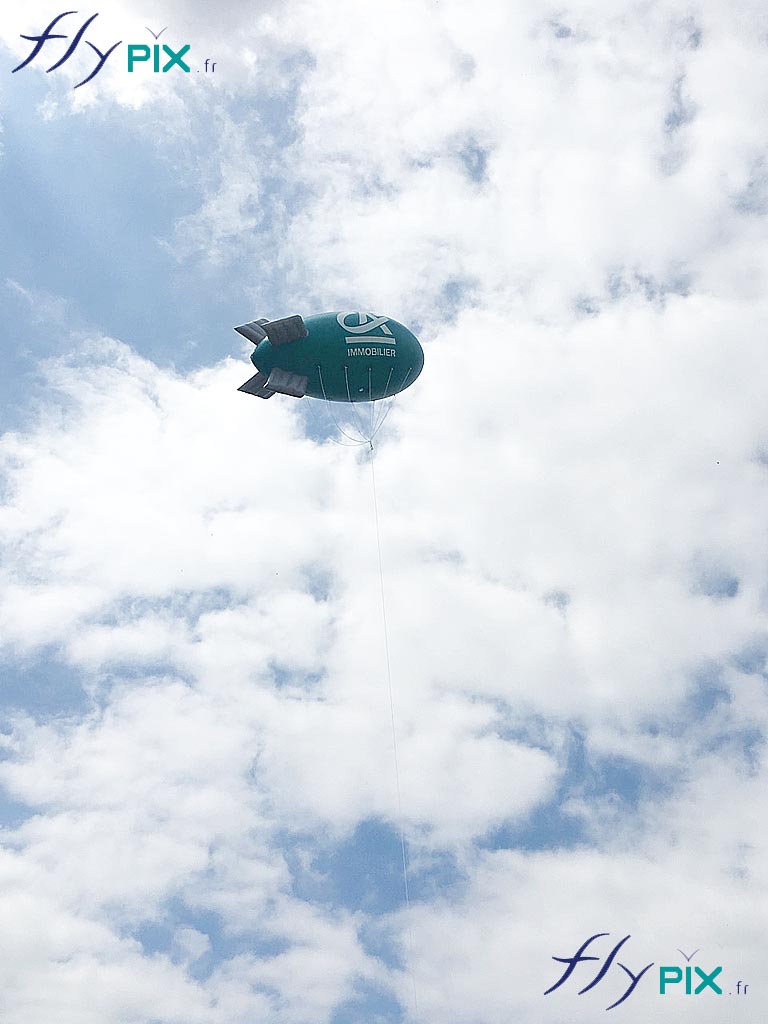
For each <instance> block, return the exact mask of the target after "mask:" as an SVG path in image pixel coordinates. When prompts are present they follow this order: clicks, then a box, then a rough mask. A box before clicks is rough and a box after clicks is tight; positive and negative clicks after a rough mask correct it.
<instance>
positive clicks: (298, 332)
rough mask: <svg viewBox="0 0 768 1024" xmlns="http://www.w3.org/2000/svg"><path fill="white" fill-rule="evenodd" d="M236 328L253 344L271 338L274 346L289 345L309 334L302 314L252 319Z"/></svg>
mask: <svg viewBox="0 0 768 1024" xmlns="http://www.w3.org/2000/svg"><path fill="white" fill-rule="evenodd" d="M235 330H236V331H237V333H238V334H242V336H243V337H244V338H247V339H248V341H250V342H251V343H252V344H253V345H258V344H259V342H260V341H264V339H265V338H269V340H270V342H271V343H272V345H273V347H275V348H277V346H278V345H287V344H288V343H289V342H291V341H299V340H300V339H301V338H306V337H307V335H308V334H309V331H308V330H307V327H306V324H305V323H304V320H303V319H302V317H300V316H298V315H297V316H285V317H283V318H282V319H281V320H251V322H250V323H247V324H241V325H240V326H239V327H236V328H235Z"/></svg>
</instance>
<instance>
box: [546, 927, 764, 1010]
mask: <svg viewBox="0 0 768 1024" xmlns="http://www.w3.org/2000/svg"><path fill="white" fill-rule="evenodd" d="M608 935H610V932H598V933H597V934H596V935H592V936H590V937H589V938H588V939H587V940H586V941H585V942H582V944H581V946H579V948H578V949H577V950H576V952H575V953H574V954H573V956H553V957H552V959H553V960H555V961H556V962H557V963H560V964H565V965H566V967H565V970H564V971H563V973H562V975H561V976H560V978H558V980H557V981H556V982H555V983H554V985H551V986H550V987H549V988H548V989H547V991H546V992H545V993H544V995H545V996H548V995H549V994H550V993H551V992H554V991H555V990H556V989H558V988H560V986H561V985H564V984H565V983H566V982H567V981H569V980H570V978H571V976H572V975H573V974H574V973H575V972H576V970H577V969H578V968H579V967H580V965H581V964H585V963H589V962H592V963H599V962H600V960H601V957H600V956H592V955H587V952H586V951H587V949H589V948H590V947H591V946H592V943H593V942H595V940H596V939H602V938H606V937H607V936H608ZM631 938H632V936H631V935H625V936H624V938H623V939H621V940H620V941H619V942H617V943H616V945H615V946H614V947H613V949H611V951H610V952H609V953H608V955H607V956H606V957H605V960H603V962H602V964H601V965H600V966H599V967H598V969H597V971H596V973H595V975H594V977H593V978H592V980H591V981H589V982H587V984H586V985H584V986H583V988H580V989H579V990H578V995H580V996H583V995H584V993H585V992H589V991H590V990H591V989H593V988H596V987H597V985H599V984H600V982H601V981H602V980H603V979H604V978H605V977H606V975H608V974H609V972H611V968H612V967H613V965H614V962H615V964H616V966H617V967H620V968H621V970H622V971H623V972H624V978H623V984H624V985H625V988H624V991H623V992H621V991H618V999H614V1001H613V1002H612V1003H611V1004H610V1006H606V1007H605V1009H606V1010H613V1009H614V1008H615V1007H617V1006H620V1005H621V1004H622V1003H623V1002H624V1000H625V999H629V997H630V996H631V995H632V993H633V992H634V991H635V989H636V988H637V986H638V985H639V983H640V981H641V979H642V978H644V977H646V976H648V972H649V971H650V970H651V968H652V967H653V966H654V964H653V962H651V963H649V964H646V965H645V967H642V968H640V969H639V970H636V969H634V968H631V967H628V966H627V965H626V964H625V963H623V962H622V961H620V960H617V959H616V958H617V956H618V955H619V952H620V951H621V949H622V947H623V946H624V945H625V943H627V942H628V941H629V940H630V939H631ZM677 952H678V953H680V955H681V956H682V957H684V959H685V961H686V965H685V967H680V966H677V965H670V964H665V965H663V966H660V967H659V968H658V992H659V995H662V996H666V995H669V994H670V993H671V992H681V991H682V992H683V993H684V994H685V995H686V996H690V995H693V996H699V995H702V994H706V995H716V996H721V995H723V988H722V984H723V979H722V978H721V975H722V972H723V968H722V965H721V964H720V965H718V966H717V967H712V968H710V969H708V970H704V969H703V968H702V967H698V966H694V967H692V966H691V961H692V960H693V958H694V957H695V956H696V954H697V953H699V952H700V950H698V949H695V950H694V951H693V953H691V954H690V956H689V955H688V954H687V953H684V952H683V951H682V949H678V950H677ZM622 958H625V954H623V953H622ZM581 973H582V974H583V972H581ZM654 974H655V972H654ZM615 975H616V972H615V971H613V972H612V976H615ZM650 976H651V977H653V975H650ZM627 979H629V981H628V982H627ZM683 980H685V984H684V987H683V988H682V989H678V988H676V986H678V985H681V986H682V985H683ZM748 988H749V985H748V984H746V983H745V982H743V981H737V982H736V984H735V985H734V986H732V988H731V989H730V990H729V992H728V995H734V994H735V995H746V994H747V990H748Z"/></svg>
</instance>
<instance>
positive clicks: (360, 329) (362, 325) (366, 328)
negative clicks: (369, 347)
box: [336, 312, 395, 345]
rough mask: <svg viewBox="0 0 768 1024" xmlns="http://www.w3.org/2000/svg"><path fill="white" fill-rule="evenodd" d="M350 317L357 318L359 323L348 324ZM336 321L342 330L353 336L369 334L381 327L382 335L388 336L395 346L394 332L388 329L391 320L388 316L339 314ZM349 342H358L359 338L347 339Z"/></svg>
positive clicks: (354, 313) (355, 313)
mask: <svg viewBox="0 0 768 1024" xmlns="http://www.w3.org/2000/svg"><path fill="white" fill-rule="evenodd" d="M350 317H357V323H356V324H351V323H348V322H347V321H348V320H349V318H350ZM336 320H337V322H338V325H339V327H341V328H342V330H345V331H350V332H351V333H352V334H369V333H370V332H371V331H375V330H376V328H377V327H380V328H381V331H382V334H388V335H389V336H390V337H391V338H392V342H391V344H393V345H394V343H395V339H394V337H393V335H392V331H391V330H390V329H389V327H387V321H388V320H389V317H387V316H376V314H375V313H358V312H353V313H339V315H338V316H337V317H336ZM347 341H348V342H349V341H357V338H347Z"/></svg>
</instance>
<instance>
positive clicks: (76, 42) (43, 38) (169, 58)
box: [11, 11, 216, 89]
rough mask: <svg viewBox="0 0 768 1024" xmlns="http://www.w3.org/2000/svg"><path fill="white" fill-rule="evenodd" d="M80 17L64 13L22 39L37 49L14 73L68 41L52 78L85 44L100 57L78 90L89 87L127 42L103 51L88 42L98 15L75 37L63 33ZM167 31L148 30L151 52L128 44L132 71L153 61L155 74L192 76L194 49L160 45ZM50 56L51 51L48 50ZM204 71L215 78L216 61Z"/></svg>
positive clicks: (48, 70)
mask: <svg viewBox="0 0 768 1024" xmlns="http://www.w3.org/2000/svg"><path fill="white" fill-rule="evenodd" d="M77 13H78V12H77V11H64V12H63V13H62V14H58V15H57V16H56V17H55V18H54V19H53V21H52V22H51V23H50V24H49V25H48V26H47V28H45V29H43V31H42V32H40V33H39V34H38V35H22V36H21V38H22V39H26V40H27V41H28V42H30V43H34V46H33V47H32V50H31V52H30V54H29V56H28V57H26V59H25V60H23V61H22V62H21V64H19V65H18V66H17V67H15V68H14V69H13V71H12V72H11V73H12V74H14V75H15V74H16V72H17V71H22V70H23V69H24V68H26V67H27V66H28V65H30V64H32V63H33V61H36V60H37V58H38V57H39V56H40V54H41V52H42V51H43V49H44V48H46V47H47V44H48V43H51V42H53V43H55V42H56V41H57V40H65V43H64V44H62V48H64V50H65V52H64V54H63V55H62V56H61V57H59V59H58V60H57V61H56V62H55V63H54V64H51V66H50V67H49V68H46V69H45V70H46V74H50V73H51V71H56V70H57V68H60V67H62V65H63V64H66V62H67V61H68V60H69V59H70V57H72V56H73V55H74V54H75V52H76V50H77V49H78V48H79V46H80V43H81V42H84V43H85V45H86V46H89V47H90V48H91V50H92V51H93V53H95V54H96V58H97V60H96V62H95V64H94V65H93V67H92V68H91V71H90V74H89V75H87V77H85V78H83V79H82V81H80V82H78V83H77V85H76V86H75V89H79V88H80V87H81V86H83V85H87V84H88V82H90V81H92V80H93V79H94V78H95V77H96V75H98V73H99V72H100V71H101V69H102V68H103V67H104V65H105V64H106V63H107V60H108V59H109V58H110V57H111V55H112V54H113V53H114V52H115V50H116V49H117V48H118V46H121V45H122V43H123V40H122V39H118V41H117V42H116V43H113V44H112V45H111V46H110V47H109V48H108V49H104V50H102V49H101V48H100V47H101V46H102V45H103V44H102V43H101V42H100V43H99V44H98V45H97V44H96V43H95V42H93V39H92V38H85V34H86V32H87V33H88V36H89V37H90V36H91V33H92V31H93V32H94V34H95V30H92V25H93V23H94V22H95V21H96V19H97V18H98V16H99V15H98V12H97V13H96V14H92V15H91V16H90V17H89V18H87V19H86V21H84V22H83V24H82V25H80V27H79V28H78V29H77V31H76V32H75V33H74V35H69V33H68V32H63V31H61V29H62V28H64V27H65V26H64V25H63V24H61V23H63V21H64V19H65V18H70V17H71V16H72V15H76V14H77ZM72 24H73V23H72V22H69V21H68V22H67V25H66V27H67V28H69V27H70V25H72ZM167 28H168V27H167V26H166V27H165V28H163V29H161V30H160V31H159V32H153V31H152V29H151V28H147V32H149V34H150V35H151V36H153V37H154V39H155V43H154V44H153V45H152V46H151V48H150V46H149V45H147V44H146V43H127V44H126V46H127V55H128V71H134V70H135V69H136V65H140V66H142V65H144V64H148V63H149V62H150V60H151V62H152V63H151V69H152V72H153V73H154V74H166V73H167V72H169V71H172V70H173V69H174V68H178V69H179V70H180V71H183V72H184V73H186V74H189V73H190V71H191V70H192V68H191V67H190V66H189V64H188V63H187V62H186V60H185V59H184V58H185V57H186V55H187V54H188V53H189V51H190V49H191V44H190V43H185V44H184V45H183V46H182V47H180V48H179V49H178V50H174V49H173V48H172V47H170V46H168V44H167V43H162V44H161V43H159V42H158V41H157V40H159V39H160V36H161V35H162V34H163V32H166V31H167ZM54 29H57V31H55V32H54ZM66 43H69V45H68V46H66ZM46 52H51V51H50V50H47V51H46ZM204 70H205V73H206V74H213V73H214V72H215V71H216V61H213V60H211V58H210V57H206V59H205V64H204ZM198 73H199V68H198Z"/></svg>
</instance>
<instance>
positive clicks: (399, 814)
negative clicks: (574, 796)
mask: <svg viewBox="0 0 768 1024" xmlns="http://www.w3.org/2000/svg"><path fill="white" fill-rule="evenodd" d="M374 462H375V458H374V447H373V442H371V483H372V485H373V515H374V523H375V526H376V551H377V553H378V556H379V592H380V594H381V618H382V623H383V626H384V654H385V660H386V666H387V691H388V693H389V720H390V723H391V725H392V752H393V755H394V763H395V790H396V793H397V819H398V820H397V824H398V830H399V832H400V850H401V852H402V857H403V889H404V894H405V908H406V915H407V916H406V920H407V936H408V950H407V971H408V974H409V975H410V978H411V987H412V989H413V1009H414V1013H415V1014H416V1015H418V1012H419V999H418V996H417V994H416V979H415V977H414V974H413V930H412V927H411V895H410V887H409V884H408V853H407V850H406V843H405V827H404V825H403V798H402V793H401V789H400V764H399V759H398V755H397V726H396V724H395V698H394V691H393V689H392V664H391V661H390V657H389V629H388V626H387V602H386V596H385V591H384V566H383V561H382V557H381V533H380V531H379V503H378V499H377V497H376V469H375V466H374Z"/></svg>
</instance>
